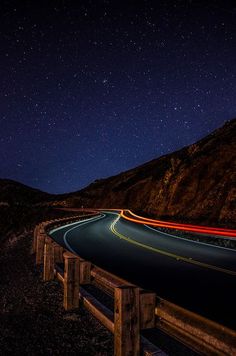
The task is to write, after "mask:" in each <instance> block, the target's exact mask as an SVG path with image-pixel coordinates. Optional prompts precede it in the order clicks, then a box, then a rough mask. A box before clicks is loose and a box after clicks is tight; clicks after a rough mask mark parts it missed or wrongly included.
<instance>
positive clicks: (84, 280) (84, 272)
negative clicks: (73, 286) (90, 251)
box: [80, 259, 91, 284]
mask: <svg viewBox="0 0 236 356" xmlns="http://www.w3.org/2000/svg"><path fill="white" fill-rule="evenodd" d="M90 283H91V262H88V261H85V260H82V259H80V284H90Z"/></svg>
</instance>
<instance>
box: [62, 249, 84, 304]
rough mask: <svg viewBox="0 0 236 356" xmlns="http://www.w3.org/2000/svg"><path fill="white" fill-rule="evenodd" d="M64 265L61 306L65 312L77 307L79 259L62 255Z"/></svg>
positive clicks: (70, 254) (66, 253)
mask: <svg viewBox="0 0 236 356" xmlns="http://www.w3.org/2000/svg"><path fill="white" fill-rule="evenodd" d="M63 256H64V259H65V264H64V299H63V306H64V308H65V309H66V310H70V309H74V308H78V307H79V277H80V267H79V262H80V260H79V257H78V256H75V255H74V254H72V253H70V252H65V253H64V254H63Z"/></svg>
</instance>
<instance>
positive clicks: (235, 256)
mask: <svg viewBox="0 0 236 356" xmlns="http://www.w3.org/2000/svg"><path fill="white" fill-rule="evenodd" d="M50 236H51V237H52V238H53V239H54V240H55V241H56V242H58V243H59V244H60V245H62V246H64V247H65V248H66V249H68V250H70V251H71V252H73V253H75V254H77V255H79V256H81V257H82V258H84V259H86V260H89V261H91V262H92V263H94V264H95V265H98V266H99V267H101V268H104V269H106V270H107V271H109V272H111V273H114V274H116V275H118V276H120V277H122V278H124V279H126V280H128V281H130V282H132V283H134V284H137V285H138V286H140V287H143V288H146V289H150V290H152V291H155V292H156V293H157V295H158V296H160V297H162V298H164V299H167V300H169V301H171V302H173V303H175V304H178V305H181V306H183V307H185V308H187V309H189V310H192V311H194V312H196V313H198V314H201V315H203V316H206V317H207V318H209V319H212V320H215V321H217V322H219V323H221V324H223V325H226V326H229V327H231V328H234V329H235V328H236V319H235V317H234V316H233V313H234V311H235V301H236V288H235V285H236V250H231V249H227V248H222V247H217V246H212V245H207V244H204V243H200V242H195V241H192V240H187V239H183V238H180V237H177V236H173V235H169V234H167V233H163V232H160V231H158V230H156V229H155V228H153V227H151V226H148V225H145V224H137V223H134V222H131V221H127V220H126V219H124V218H123V217H122V216H121V214H120V213H119V212H116V211H113V212H111V211H101V212H100V214H99V215H98V216H96V217H92V218H89V219H87V220H83V221H80V222H74V223H72V224H69V225H64V226H61V227H59V228H56V229H54V230H51V231H50Z"/></svg>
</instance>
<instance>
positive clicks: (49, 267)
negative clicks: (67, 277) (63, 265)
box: [43, 237, 54, 282]
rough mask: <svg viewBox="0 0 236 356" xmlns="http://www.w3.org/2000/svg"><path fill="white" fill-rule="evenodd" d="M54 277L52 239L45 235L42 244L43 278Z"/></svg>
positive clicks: (49, 279) (51, 278)
mask: <svg viewBox="0 0 236 356" xmlns="http://www.w3.org/2000/svg"><path fill="white" fill-rule="evenodd" d="M53 279H54V248H53V241H52V240H51V238H50V237H46V239H45V244H44V265H43V280H44V281H45V282H46V281H51V280H53Z"/></svg>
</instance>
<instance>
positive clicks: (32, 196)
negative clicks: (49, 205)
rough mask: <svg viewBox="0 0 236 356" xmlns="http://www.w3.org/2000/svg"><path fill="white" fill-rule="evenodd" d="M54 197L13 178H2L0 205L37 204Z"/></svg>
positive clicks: (0, 182) (0, 183)
mask: <svg viewBox="0 0 236 356" xmlns="http://www.w3.org/2000/svg"><path fill="white" fill-rule="evenodd" d="M52 199H53V195H51V194H48V193H44V192H42V191H41V190H38V189H34V188H30V187H28V186H27V185H24V184H22V183H19V182H16V181H14V180H11V179H0V205H2V206H5V205H12V204H20V205H23V204H26V205H31V204H37V203H41V202H44V201H49V200H52Z"/></svg>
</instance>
